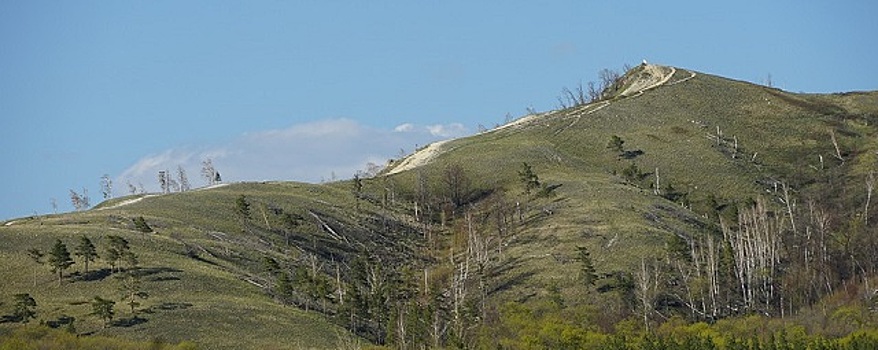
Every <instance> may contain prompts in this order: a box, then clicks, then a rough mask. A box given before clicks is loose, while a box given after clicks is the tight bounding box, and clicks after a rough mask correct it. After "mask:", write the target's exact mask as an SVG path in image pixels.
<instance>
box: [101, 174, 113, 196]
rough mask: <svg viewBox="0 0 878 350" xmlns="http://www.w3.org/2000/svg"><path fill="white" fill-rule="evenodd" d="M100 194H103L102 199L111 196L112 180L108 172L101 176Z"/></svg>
mask: <svg viewBox="0 0 878 350" xmlns="http://www.w3.org/2000/svg"><path fill="white" fill-rule="evenodd" d="M101 195H103V196H104V199H110V198H113V180H111V179H110V175H108V174H104V176H101Z"/></svg>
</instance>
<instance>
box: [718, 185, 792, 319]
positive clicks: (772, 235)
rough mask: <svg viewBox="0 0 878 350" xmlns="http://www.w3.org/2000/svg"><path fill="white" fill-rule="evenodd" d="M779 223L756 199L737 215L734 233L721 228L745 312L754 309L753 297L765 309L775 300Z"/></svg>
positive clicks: (780, 222) (723, 227)
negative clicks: (733, 263)
mask: <svg viewBox="0 0 878 350" xmlns="http://www.w3.org/2000/svg"><path fill="white" fill-rule="evenodd" d="M781 224H782V219H781V218H780V217H776V216H773V215H770V214H769V213H768V209H767V208H766V206H765V201H764V200H763V199H762V198H759V199H758V200H757V201H756V204H755V205H754V206H753V207H752V208H749V209H744V210H741V212H740V213H739V214H738V229H737V230H731V229H730V228H729V227H727V226H726V225H725V224H723V225H722V229H723V235H724V236H725V239H726V240H727V241H728V242H729V245H730V247H731V249H732V254H733V255H734V260H735V275H736V277H737V279H738V284H739V286H740V288H741V298H742V300H743V302H744V308H745V309H747V310H753V309H754V307H755V306H756V301H757V298H758V299H761V300H763V301H764V302H765V304H766V307H768V306H769V303H770V302H771V301H772V300H773V299H774V297H775V282H776V277H777V272H778V265H779V263H780V246H781V240H780V232H781Z"/></svg>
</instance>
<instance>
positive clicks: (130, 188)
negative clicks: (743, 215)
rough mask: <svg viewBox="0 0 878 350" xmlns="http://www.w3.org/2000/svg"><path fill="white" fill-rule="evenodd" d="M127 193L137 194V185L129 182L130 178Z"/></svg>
mask: <svg viewBox="0 0 878 350" xmlns="http://www.w3.org/2000/svg"><path fill="white" fill-rule="evenodd" d="M128 194H130V195H134V194H137V187H136V186H134V185H132V184H131V180H128Z"/></svg>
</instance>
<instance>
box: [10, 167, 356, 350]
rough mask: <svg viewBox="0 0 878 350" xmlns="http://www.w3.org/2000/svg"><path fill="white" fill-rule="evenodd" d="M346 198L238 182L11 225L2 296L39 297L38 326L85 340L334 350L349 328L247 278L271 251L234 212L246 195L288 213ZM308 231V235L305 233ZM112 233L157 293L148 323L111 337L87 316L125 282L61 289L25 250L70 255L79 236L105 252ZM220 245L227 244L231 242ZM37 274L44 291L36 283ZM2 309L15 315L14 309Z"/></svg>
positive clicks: (120, 312) (114, 331) (124, 314)
mask: <svg viewBox="0 0 878 350" xmlns="http://www.w3.org/2000/svg"><path fill="white" fill-rule="evenodd" d="M338 192H340V191H333V190H332V189H330V188H328V187H323V186H312V185H304V184H294V183H287V184H273V185H269V184H236V185H231V186H226V187H222V188H217V189H212V190H204V191H193V192H189V193H184V194H171V195H165V196H155V197H147V198H144V199H143V200H141V201H139V202H136V203H132V204H129V205H125V206H122V207H119V208H114V209H105V210H99V209H95V210H91V211H87V212H82V213H72V214H64V215H56V216H49V217H46V218H41V219H38V220H37V219H35V220H19V221H18V222H16V223H15V224H13V225H11V226H3V227H0V235H2V237H3V243H4V244H3V245H2V246H0V261H2V264H3V266H4V269H3V270H2V271H0V278H2V279H3V280H4V281H6V283H4V284H2V286H0V291H2V295H3V296H4V299H3V300H4V301H8V300H11V295H12V294H15V293H31V295H32V296H33V297H34V299H36V301H37V303H38V305H39V306H38V317H39V319H42V320H46V321H51V320H55V319H57V318H58V317H60V316H61V315H69V316H73V317H75V318H76V320H77V321H76V327H77V329H78V330H79V331H80V332H92V331H94V332H96V333H97V334H102V335H119V336H124V337H130V338H134V339H145V340H150V339H156V338H159V339H164V340H166V341H173V342H178V341H181V340H193V341H195V342H196V343H198V344H200V345H202V346H204V347H205V348H211V349H214V348H228V349H232V348H242V347H243V348H335V347H337V339H336V338H337V336H338V334H345V331H344V330H343V329H339V328H337V327H336V326H334V325H333V324H331V323H329V322H328V321H327V320H326V319H324V318H323V316H320V315H316V314H313V313H306V312H304V311H302V310H299V309H297V308H295V307H292V306H290V307H283V306H280V304H277V303H275V302H274V301H273V300H271V298H269V297H268V296H266V295H265V294H264V293H263V291H262V290H261V288H259V287H257V286H255V285H253V284H250V283H248V282H246V281H245V280H244V278H245V277H247V278H251V279H254V278H257V279H258V277H259V276H258V273H259V259H260V258H261V257H262V256H263V254H262V253H260V251H264V250H265V249H264V247H263V246H262V244H264V242H263V241H259V240H258V239H257V238H255V237H252V236H250V235H246V234H242V233H241V228H240V227H241V226H240V225H239V224H238V220H237V219H236V216H235V214H234V200H235V198H237V196H238V195H240V194H245V195H247V196H248V197H250V198H258V199H259V200H260V201H262V202H271V203H281V204H284V205H285V206H286V207H287V209H288V210H289V211H294V210H296V209H299V206H309V207H310V208H313V209H314V210H321V209H322V210H323V211H329V210H330V209H327V208H326V205H324V204H322V203H318V202H317V201H322V200H325V201H327V202H336V203H340V204H342V205H344V203H345V201H344V200H340V199H338V198H333V196H337V195H338ZM321 198H322V199H321ZM126 199H130V198H124V199H117V200H113V201H111V202H108V203H105V204H103V205H101V206H99V207H110V206H112V205H113V204H114V203H119V202H122V201H123V200H126ZM259 203H261V202H257V201H255V200H254V201H253V209H254V214H255V215H261V214H258V213H259V211H260V209H259ZM140 215H142V216H144V217H145V218H146V219H147V221H148V222H149V223H150V225H151V226H152V227H153V228H154V229H155V230H156V233H154V234H143V233H139V232H136V231H134V230H133V225H132V224H131V221H130V218H132V217H135V216H140ZM310 230H311V229H310V228H303V229H302V231H303V232H309V231H310ZM211 232H213V234H214V235H213V236H212V235H210V234H209V233H211ZM217 232H220V234H218V233H217ZM111 234H112V235H120V236H122V237H124V238H125V239H127V240H129V241H130V242H131V246H132V249H133V251H134V252H135V253H136V254H137V255H138V257H139V260H140V266H141V267H142V268H143V270H144V273H145V276H144V277H143V281H144V289H145V290H146V291H147V292H148V293H149V294H150V298H149V299H147V300H145V301H143V302H142V304H143V306H142V307H141V309H148V310H149V311H148V312H147V313H146V314H144V315H143V317H144V318H146V319H147V320H148V321H147V322H145V323H142V324H138V325H135V326H132V327H111V328H108V329H106V330H103V329H101V327H100V322H99V321H98V320H97V319H96V318H95V317H93V316H89V315H88V314H89V313H90V312H91V307H90V305H87V304H85V303H86V302H88V301H90V300H91V299H92V298H93V297H94V296H101V297H104V298H110V299H114V300H118V299H119V293H118V292H117V285H118V282H116V281H115V280H114V278H113V277H112V276H111V277H106V278H102V279H100V280H97V281H75V282H70V281H69V280H65V282H64V285H63V287H58V285H57V277H56V275H54V274H52V273H51V272H50V271H49V270H48V268H47V267H45V266H39V265H37V264H36V263H34V262H32V261H31V260H30V259H29V258H28V257H27V255H26V250H27V249H30V248H39V249H41V250H43V251H46V250H48V248H49V247H51V245H52V244H53V242H54V240H55V239H61V240H62V241H64V242H65V243H66V244H67V245H68V250H71V252H72V250H73V247H74V246H75V244H76V243H77V242H78V239H79V237H80V236H82V235H85V236H88V237H90V238H91V239H92V241H93V242H94V243H95V245H96V246H98V250H99V253H102V251H103V243H104V241H105V240H106V239H105V237H106V236H107V235H111ZM223 234H224V236H217V235H223ZM303 234H307V233H303ZM216 237H225V240H219V239H217V238H216ZM186 246H189V247H190V249H195V251H196V252H197V253H198V254H199V258H200V260H199V259H192V258H190V257H188V256H187V255H186V252H187V249H186ZM193 247H194V248H193ZM202 248H203V249H202ZM208 252H209V253H208ZM290 255H295V253H292V252H291V254H290ZM107 267H108V266H107V265H106V264H105V263H104V262H101V261H99V262H97V263H94V264H92V266H91V269H92V270H96V269H101V268H107ZM80 268H82V266H80V265H79V264H77V265H74V266H73V268H71V270H68V273H72V272H74V270H77V271H78V270H79V269H80ZM34 272H36V277H37V278H36V286H34V285H33V283H34V278H33V276H34V274H33V273H34ZM2 311H4V312H3V314H8V313H9V311H8V310H7V309H6V308H3V309H2ZM116 311H117V318H130V317H131V315H130V312H129V310H128V307H127V306H126V305H122V304H121V303H117V305H116ZM9 326H11V325H10V324H3V325H0V327H9Z"/></svg>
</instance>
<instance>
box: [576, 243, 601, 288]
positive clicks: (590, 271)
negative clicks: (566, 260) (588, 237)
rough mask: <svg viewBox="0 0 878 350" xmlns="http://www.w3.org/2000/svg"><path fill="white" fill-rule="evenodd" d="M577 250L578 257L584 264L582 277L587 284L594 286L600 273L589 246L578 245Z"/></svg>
mask: <svg viewBox="0 0 878 350" xmlns="http://www.w3.org/2000/svg"><path fill="white" fill-rule="evenodd" d="M576 250H577V256H576V258H577V259H578V260H579V262H580V264H582V270H581V273H582V279H583V281H584V282H585V285H586V286H594V284H595V282H597V279H598V274H597V270H595V268H594V264H593V263H592V261H591V254H589V252H588V248H586V247H582V246H579V247H576Z"/></svg>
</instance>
